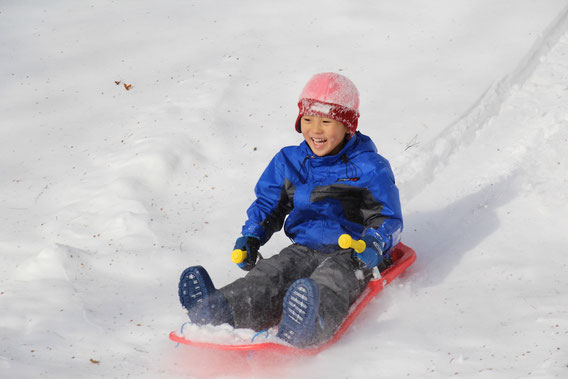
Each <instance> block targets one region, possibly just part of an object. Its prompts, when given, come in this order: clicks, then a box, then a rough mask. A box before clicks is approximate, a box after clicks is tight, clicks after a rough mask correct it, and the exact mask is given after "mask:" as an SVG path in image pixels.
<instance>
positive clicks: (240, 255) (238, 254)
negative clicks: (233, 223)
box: [231, 249, 247, 264]
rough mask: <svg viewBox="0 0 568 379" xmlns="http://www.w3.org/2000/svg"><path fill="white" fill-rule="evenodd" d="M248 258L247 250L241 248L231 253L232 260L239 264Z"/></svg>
mask: <svg viewBox="0 0 568 379" xmlns="http://www.w3.org/2000/svg"><path fill="white" fill-rule="evenodd" d="M245 259H247V251H246V250H241V249H235V250H233V252H232V253H231V260H232V261H233V263H236V264H239V263H243V262H244V260H245Z"/></svg>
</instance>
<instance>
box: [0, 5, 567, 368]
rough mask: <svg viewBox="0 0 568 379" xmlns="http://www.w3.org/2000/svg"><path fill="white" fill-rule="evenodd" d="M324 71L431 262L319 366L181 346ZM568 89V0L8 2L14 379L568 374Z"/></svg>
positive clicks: (235, 272) (8, 358) (5, 78)
mask: <svg viewBox="0 0 568 379" xmlns="http://www.w3.org/2000/svg"><path fill="white" fill-rule="evenodd" d="M325 71H334V72H339V73H342V74H344V75H346V76H347V77H349V78H350V79H351V80H352V81H353V82H354V83H355V84H356V85H357V86H358V89H359V92H360V95H361V105H360V111H361V119H360V122H359V127H360V130H361V131H363V132H364V133H366V134H368V135H370V136H371V137H372V138H373V139H374V141H375V142H376V143H377V145H378V147H379V150H380V151H381V153H382V154H383V155H384V156H385V157H387V158H388V159H389V160H390V162H391V164H392V166H393V169H394V171H395V175H396V177H397V183H398V185H399V188H400V191H401V196H402V199H403V212H404V216H405V223H406V224H405V231H404V233H403V237H402V239H403V241H404V242H405V243H406V244H408V245H410V246H412V247H413V248H414V249H415V250H416V251H417V254H418V260H417V262H416V263H415V264H414V265H413V266H412V267H411V268H410V269H409V272H408V273H406V274H405V275H403V276H402V277H401V278H399V279H397V280H396V281H394V282H393V283H391V284H390V285H389V287H388V288H387V289H386V290H385V291H383V292H382V293H381V294H380V295H379V297H378V298H377V299H375V300H374V301H373V302H372V303H371V304H370V305H369V307H368V308H367V310H366V311H365V312H364V313H363V314H362V315H361V316H360V320H358V321H357V322H356V323H355V324H354V325H353V326H352V328H351V329H350V331H349V332H348V333H346V335H345V336H344V337H343V338H342V340H341V341H340V342H339V343H338V344H337V345H335V346H333V347H332V348H330V349H328V350H326V351H324V352H322V353H321V354H319V355H318V356H316V357H306V358H295V359H291V360H283V359H282V358H281V357H273V359H274V360H272V359H264V360H263V359H256V358H258V357H252V358H247V357H243V356H237V357H235V356H232V355H211V354H209V353H207V352H203V351H198V350H195V349H192V348H189V347H185V346H179V347H176V345H175V343H172V342H171V341H169V340H168V338H167V336H168V333H169V332H170V331H171V330H173V329H179V327H180V326H181V324H182V323H184V322H185V321H186V320H187V318H186V315H185V313H184V312H183V311H182V310H181V308H180V306H179V304H178V301H177V281H178V278H179V274H180V273H181V271H182V270H183V269H184V268H185V267H187V266H189V265H194V264H202V265H204V266H206V267H207V268H208V270H209V271H210V274H211V276H212V278H213V280H214V282H215V284H216V285H217V286H222V285H224V284H226V283H229V282H230V281H232V280H234V279H236V278H237V277H239V276H241V275H242V274H243V273H242V271H241V270H239V269H238V268H237V267H236V266H235V265H234V264H232V263H231V262H230V259H229V255H230V252H231V250H232V245H233V242H234V240H235V238H236V237H237V236H238V234H239V232H240V228H241V225H242V223H243V221H244V217H245V210H246V208H247V207H248V205H249V204H250V202H251V201H252V199H253V186H254V184H255V182H256V180H257V178H258V177H259V175H260V173H261V172H262V170H263V169H264V167H265V166H266V164H267V163H268V161H269V160H270V159H271V157H272V156H273V155H274V154H275V152H276V151H278V150H279V149H280V148H281V147H283V146H285V145H290V144H297V143H299V142H300V141H301V135H300V134H298V133H296V132H295V131H294V122H295V119H296V116H297V107H296V101H297V97H298V94H299V93H300V92H301V90H302V88H303V86H304V85H305V83H306V82H307V80H308V79H309V78H310V77H311V76H312V75H313V74H315V73H317V72H325ZM115 81H120V83H119V85H117V84H115ZM567 82H568V8H566V3H565V1H560V0H548V1H546V2H544V1H540V2H537V1H530V0H515V1H513V0H502V1H498V2H496V1H489V0H481V1H476V2H472V1H466V0H459V1H455V0H435V1H429V2H428V3H427V4H426V3H424V2H420V1H416V0H406V1H398V2H345V1H342V2H339V1H325V2H324V1H322V0H318V1H295V0H292V1H286V2H270V3H268V2H261V1H258V0H248V1H240V2H231V1H216V2H212V1H210V2H205V1H193V2H185V1H175V0H168V1H161V2H152V1H148V0H142V1H120V2H118V1H112V0H99V1H94V0H91V1H83V2H71V1H64V0H55V1H50V2H49V3H42V4H37V3H35V2H31V1H17V2H2V3H0V136H1V138H0V157H1V158H0V225H1V228H0V310H1V314H0V341H1V342H0V377H6V378H8V377H10V378H15V377H18V378H28V377H29V378H32V377H33V378H35V377H54V378H55V377H57V378H60V377H64V378H74V377H79V376H81V377H120V378H123V377H129V376H132V377H151V378H160V377H164V378H172V377H191V376H194V377H205V376H208V377H211V376H220V377H294V376H296V377H302V378H320V377H330V378H335V377H337V378H343V377H350V378H371V377H387V378H399V377H415V378H427V377H431V378H440V377H449V376H456V377H465V378H503V377H506V378H530V377H533V378H534V377H538V378H563V377H567V376H568V355H567V351H568V343H567V341H568V338H567V334H568V308H567V304H568V279H567V278H568V275H566V272H567V271H568V267H567V266H568V261H567V260H566V258H565V250H566V248H567V247H568V243H567V239H566V230H568V219H567V217H566V214H567V212H568V195H567V191H566V189H567V188H568V170H567V169H566V165H568V128H567V125H568V105H567V104H568V90H567V88H568V87H567V84H566V83H567ZM123 83H126V84H131V85H132V87H131V89H130V90H129V91H126V90H125V88H124V87H123V85H122V84H123ZM287 243H288V241H287V240H286V238H285V237H284V236H282V235H281V233H280V234H279V235H276V236H275V237H274V238H273V239H272V240H271V241H270V242H269V243H268V244H267V245H265V246H264V247H263V248H262V250H261V252H262V253H263V254H264V255H266V256H268V255H270V254H272V253H274V252H277V251H278V250H279V249H281V248H282V247H284V246H286V244H287Z"/></svg>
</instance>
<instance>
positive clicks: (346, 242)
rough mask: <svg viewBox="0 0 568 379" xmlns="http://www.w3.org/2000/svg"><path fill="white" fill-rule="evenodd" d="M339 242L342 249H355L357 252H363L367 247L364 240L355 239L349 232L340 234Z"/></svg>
mask: <svg viewBox="0 0 568 379" xmlns="http://www.w3.org/2000/svg"><path fill="white" fill-rule="evenodd" d="M337 243H338V244H339V246H340V247H341V248H342V249H354V250H355V251H356V252H357V253H362V252H363V251H365V249H366V248H367V244H366V243H365V241H363V240H354V239H353V238H352V237H351V236H350V235H349V234H342V235H341V236H339V239H338V240H337Z"/></svg>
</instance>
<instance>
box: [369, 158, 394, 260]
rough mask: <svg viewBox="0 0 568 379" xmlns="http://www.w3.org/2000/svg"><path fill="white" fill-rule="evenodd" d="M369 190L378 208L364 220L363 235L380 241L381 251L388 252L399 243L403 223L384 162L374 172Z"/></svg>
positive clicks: (389, 173)
mask: <svg viewBox="0 0 568 379" xmlns="http://www.w3.org/2000/svg"><path fill="white" fill-rule="evenodd" d="M369 190H370V191H371V193H372V195H373V197H374V198H375V200H376V201H377V203H378V204H379V205H380V206H379V207H378V209H377V211H375V212H372V213H371V214H370V215H369V217H367V218H366V220H365V225H364V226H365V230H364V232H363V235H370V236H373V237H375V238H377V239H378V240H379V241H382V242H383V244H384V245H383V251H384V252H388V251H389V250H390V249H391V248H392V247H394V246H396V245H397V244H398V243H399V242H400V235H401V233H402V228H403V222H402V211H401V207H400V198H399V194H398V188H397V186H396V184H395V180H394V174H393V172H392V170H391V168H390V165H389V164H388V162H387V161H386V160H385V161H383V162H381V164H380V165H379V167H378V168H377V170H376V171H375V175H374V178H373V180H372V181H371V183H370V185H369Z"/></svg>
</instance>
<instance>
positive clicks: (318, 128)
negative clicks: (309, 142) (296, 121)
mask: <svg viewBox="0 0 568 379" xmlns="http://www.w3.org/2000/svg"><path fill="white" fill-rule="evenodd" d="M312 130H313V131H314V132H317V133H321V132H323V125H322V123H321V120H315V122H314V123H313V126H312Z"/></svg>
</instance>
